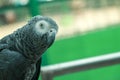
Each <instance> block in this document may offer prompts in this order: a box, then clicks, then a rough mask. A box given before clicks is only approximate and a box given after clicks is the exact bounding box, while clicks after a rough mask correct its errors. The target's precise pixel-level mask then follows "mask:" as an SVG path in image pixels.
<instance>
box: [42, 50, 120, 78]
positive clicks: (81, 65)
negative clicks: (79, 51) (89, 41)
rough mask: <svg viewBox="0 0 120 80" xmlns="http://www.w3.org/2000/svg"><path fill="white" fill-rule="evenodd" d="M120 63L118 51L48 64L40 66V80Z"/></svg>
mask: <svg viewBox="0 0 120 80" xmlns="http://www.w3.org/2000/svg"><path fill="white" fill-rule="evenodd" d="M119 63H120V52H117V53H113V54H107V55H102V56H97V57H92V58H87V59H81V60H76V61H71V62H66V63H60V64H55V65H50V66H46V67H42V68H41V76H42V80H53V78H54V77H55V76H59V75H64V74H68V73H73V72H78V71H79V72H80V71H85V70H90V69H95V68H100V67H105V66H110V65H115V64H119Z"/></svg>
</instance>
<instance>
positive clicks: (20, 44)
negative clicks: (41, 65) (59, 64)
mask: <svg viewBox="0 0 120 80" xmlns="http://www.w3.org/2000/svg"><path fill="white" fill-rule="evenodd" d="M45 38H46V37H39V36H36V35H33V33H32V32H31V33H29V32H24V31H21V30H19V31H17V33H14V35H12V36H10V43H12V44H13V45H12V46H11V49H12V50H15V51H18V52H20V53H21V54H22V55H23V56H24V57H26V58H27V59H28V60H30V61H31V62H37V60H39V58H40V57H41V55H42V54H43V53H44V52H45V51H46V49H47V47H48V46H47V43H46V40H47V39H45ZM43 39H45V40H43Z"/></svg>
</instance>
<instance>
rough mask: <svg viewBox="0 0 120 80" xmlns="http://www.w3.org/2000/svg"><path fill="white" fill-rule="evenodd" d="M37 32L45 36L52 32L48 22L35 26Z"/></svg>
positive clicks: (38, 23)
mask: <svg viewBox="0 0 120 80" xmlns="http://www.w3.org/2000/svg"><path fill="white" fill-rule="evenodd" d="M35 30H36V32H37V33H38V34H45V33H46V32H48V31H49V30H50V25H49V23H48V22H46V21H44V20H41V21H38V22H37V23H36V24H35Z"/></svg>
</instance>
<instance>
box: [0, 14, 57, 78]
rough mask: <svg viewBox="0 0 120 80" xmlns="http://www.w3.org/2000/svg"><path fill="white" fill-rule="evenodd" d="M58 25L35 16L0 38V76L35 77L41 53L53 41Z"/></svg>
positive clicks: (49, 19)
mask: <svg viewBox="0 0 120 80" xmlns="http://www.w3.org/2000/svg"><path fill="white" fill-rule="evenodd" d="M57 31H58V25H57V24H56V22H55V21H54V20H52V19H51V18H49V17H44V16H40V15H38V16H35V17H33V18H32V19H31V20H30V21H29V22H28V23H27V24H26V25H25V26H23V27H22V28H20V29H18V30H17V31H15V32H13V33H12V34H10V35H7V36H6V37H4V38H2V39H1V40H0V80H38V76H39V73H40V64H41V55H42V54H43V53H44V52H45V51H46V50H47V49H48V48H49V47H50V46H51V45H52V44H53V42H54V40H55V36H56V33H57Z"/></svg>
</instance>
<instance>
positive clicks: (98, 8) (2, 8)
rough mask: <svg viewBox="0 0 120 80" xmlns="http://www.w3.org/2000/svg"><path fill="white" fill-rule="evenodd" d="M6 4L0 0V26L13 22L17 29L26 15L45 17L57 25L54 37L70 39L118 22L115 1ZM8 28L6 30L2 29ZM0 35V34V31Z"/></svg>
mask: <svg viewBox="0 0 120 80" xmlns="http://www.w3.org/2000/svg"><path fill="white" fill-rule="evenodd" d="M7 1H8V0H4V1H3V0H1V3H0V17H1V18H0V24H8V23H11V22H12V23H13V22H14V21H17V22H18V25H19V21H20V22H21V21H22V22H25V21H27V20H28V19H29V18H30V15H33V16H34V15H37V14H41V15H46V16H50V17H52V18H54V19H55V20H56V21H57V23H58V24H59V26H60V30H59V33H58V36H66V35H70V36H71V35H73V34H78V33H83V32H87V31H92V30H96V29H101V28H104V27H107V26H108V25H113V24H118V23H119V22H120V8H119V7H120V5H119V4H120V1H119V0H77V1H76V0H70V1H69V0H62V1H61V0H51V1H47V0H45V1H44V0H29V1H28V0H21V1H19V0H9V1H8V2H7ZM22 1H23V2H22ZM9 10H10V11H9ZM22 13H24V14H22ZM10 14H11V15H10ZM6 22H7V23H6ZM13 27H14V26H13ZM8 28H9V27H6V29H8ZM16 28H18V27H16ZM9 29H10V28H9ZM66 30H68V31H66ZM9 31H10V30H9ZM0 32H1V33H2V31H0ZM63 32H64V34H63ZM5 35H6V34H5ZM3 36H4V35H3Z"/></svg>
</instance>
